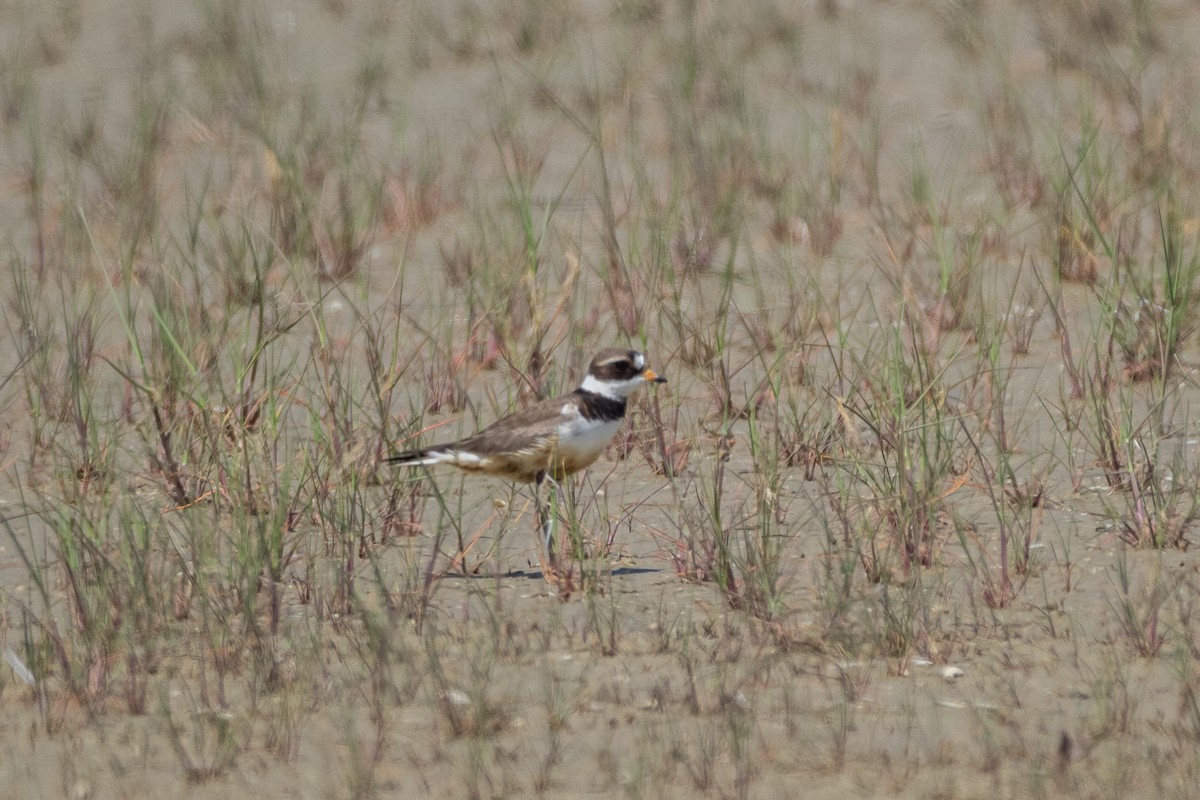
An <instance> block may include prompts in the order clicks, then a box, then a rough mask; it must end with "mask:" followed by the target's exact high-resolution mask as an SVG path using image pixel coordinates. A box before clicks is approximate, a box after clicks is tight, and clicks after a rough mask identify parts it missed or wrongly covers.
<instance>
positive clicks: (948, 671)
mask: <svg viewBox="0 0 1200 800" xmlns="http://www.w3.org/2000/svg"><path fill="white" fill-rule="evenodd" d="M963 675H966V673H965V672H963V671H962V670H961V669H959V668H958V667H942V677H943V678H944V679H945V680H948V681H953V680H957V679H959V678H961V677H962V676H963Z"/></svg>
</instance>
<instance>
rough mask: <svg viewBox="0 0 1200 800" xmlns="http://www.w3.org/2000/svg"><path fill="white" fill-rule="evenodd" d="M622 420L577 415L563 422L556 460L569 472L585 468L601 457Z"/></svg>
mask: <svg viewBox="0 0 1200 800" xmlns="http://www.w3.org/2000/svg"><path fill="white" fill-rule="evenodd" d="M621 422H622V420H619V419H618V420H613V421H611V422H606V421H603V420H589V419H584V418H583V417H578V416H577V417H574V418H573V419H569V420H567V421H565V422H563V423H561V424H560V425H559V426H558V448H557V453H556V460H557V461H558V462H559V463H560V464H562V465H563V466H564V467H566V470H567V471H568V472H574V471H575V470H578V469H583V468H584V467H586V466H587V465H588V464H591V463H592V462H593V461H595V460H596V459H597V458H599V457H600V455H601V453H603V452H604V448H606V447H608V445H609V443H610V442H611V441H612V440H613V437H614V436H616V435H617V431H619V430H620V429H621Z"/></svg>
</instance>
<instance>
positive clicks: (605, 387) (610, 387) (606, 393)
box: [579, 375, 646, 400]
mask: <svg viewBox="0 0 1200 800" xmlns="http://www.w3.org/2000/svg"><path fill="white" fill-rule="evenodd" d="M645 382H646V379H645V378H643V377H642V376H641V375H638V376H637V377H634V378H630V379H629V380H627V381H616V382H613V381H602V380H599V379H597V378H596V377H595V376H593V375H588V376H587V377H586V378H584V379H583V383H581V384H580V385H579V388H580V389H582V390H583V391H585V392H591V393H592V394H598V395H600V396H601V397H607V398H608V399H610V400H624V399H625V398H627V397H629V395H631V394H633V393H634V392H636V391H637V390H638V389H639V388H641V386H642V384H644V383H645Z"/></svg>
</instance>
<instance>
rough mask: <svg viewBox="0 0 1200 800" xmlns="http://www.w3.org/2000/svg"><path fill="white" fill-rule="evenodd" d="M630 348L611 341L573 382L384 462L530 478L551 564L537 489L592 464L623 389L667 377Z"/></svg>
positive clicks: (612, 426) (619, 416) (619, 414)
mask: <svg viewBox="0 0 1200 800" xmlns="http://www.w3.org/2000/svg"><path fill="white" fill-rule="evenodd" d="M666 382H667V379H666V378H663V377H661V376H659V375H657V374H656V373H655V372H654V371H653V370H651V369H649V368H648V367H647V366H646V357H645V356H644V355H643V354H641V353H639V352H637V351H636V350H625V349H622V348H618V347H610V348H608V349H606V350H601V351H600V352H599V353H597V354H596V357H595V358H593V359H592V363H591V365H590V366H589V367H588V371H587V374H586V375H585V376H584V378H583V382H582V383H580V385H579V388H578V389H576V390H575V391H573V392H571V393H570V394H566V395H563V396H562V397H556V398H554V399H551V400H542V401H540V402H537V403H534V404H533V405H530V406H528V407H526V408H523V409H521V410H520V411H517V412H514V413H512V414H509V415H508V416H506V417H501V418H500V419H499V420H497V421H496V422H493V423H492V424H491V425H489V426H488V427H486V428H484V429H483V430H481V431H480V432H479V433H476V434H474V435H473V436H468V437H467V438H465V439H461V440H459V441H457V442H451V443H448V444H443V445H436V446H434V447H424V448H421V449H419V450H409V451H406V452H403V453H398V454H397V455H394V456H391V457H389V458H387V459H385V461H386V462H387V463H389V464H396V465H398V466H404V467H415V466H433V465H435V464H449V465H451V466H454V467H458V468H459V469H462V470H466V471H467V472H482V473H485V474H488V475H495V476H497V477H501V478H507V479H509V480H512V481H518V482H521V483H533V484H536V488H535V490H534V496H535V499H536V502H537V510H538V522H539V527H540V528H541V532H542V536H543V546H544V548H545V552H546V555H547V556H548V557H549V558H550V561H551V564H552V563H553V548H552V535H553V533H552V532H553V519H551V518H550V516H549V515H547V514H546V512H545V510H544V509H543V507H542V502H541V495H540V491H539V490H540V489H541V486H542V484H543V483H545V482H550V483H551V484H553V485H554V487H555V489H557V486H558V483H557V482H558V481H560V480H562V479H563V478H565V477H567V476H568V475H571V474H573V473H575V472H578V471H579V470H581V469H584V468H586V467H588V466H589V465H591V464H592V462H594V461H595V460H596V459H597V458H599V457H600V454H601V453H603V452H604V448H606V447H608V444H609V442H611V441H612V439H613V437H614V436H616V434H617V431H618V430H620V428H621V423H622V422H623V421H624V419H625V404H626V401H627V400H628V399H629V397H630V395H632V394H633V393H634V392H636V391H637V390H638V389H640V388H642V387H643V386H645V385H646V384H648V383H666Z"/></svg>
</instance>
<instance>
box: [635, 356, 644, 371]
mask: <svg viewBox="0 0 1200 800" xmlns="http://www.w3.org/2000/svg"><path fill="white" fill-rule="evenodd" d="M633 366H634V368H635V369H636V370H637V371H638V372H641V371H642V370H644V369H645V368H646V357H645V356H644V355H642V354H641V353H634V354H633Z"/></svg>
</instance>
